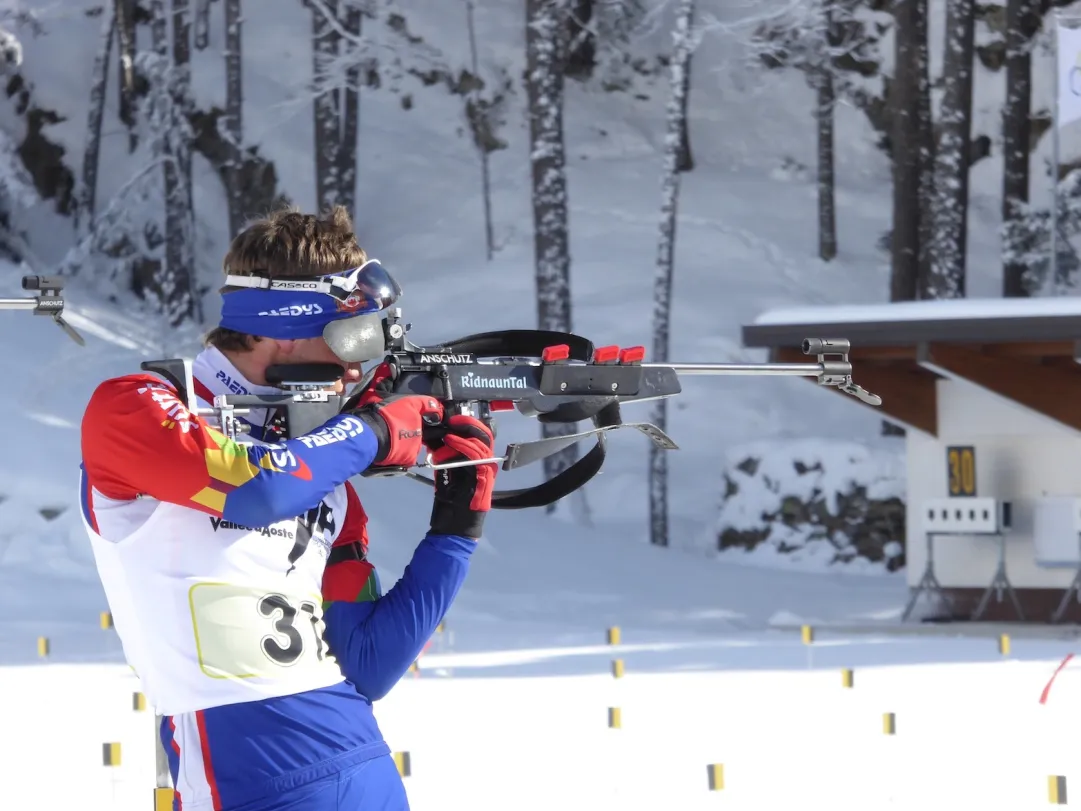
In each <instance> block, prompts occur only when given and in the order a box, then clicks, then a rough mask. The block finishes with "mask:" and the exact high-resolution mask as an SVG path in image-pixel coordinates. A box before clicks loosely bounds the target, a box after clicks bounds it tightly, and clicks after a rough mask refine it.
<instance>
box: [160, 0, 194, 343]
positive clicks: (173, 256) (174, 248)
mask: <svg viewBox="0 0 1081 811" xmlns="http://www.w3.org/2000/svg"><path fill="white" fill-rule="evenodd" d="M174 2H175V0H174ZM150 8H151V15H152V19H151V24H150V31H151V38H152V40H153V47H154V51H155V53H157V55H158V56H159V57H160V59H161V60H162V62H164V63H166V64H168V63H169V61H170V60H169V22H168V19H167V18H166V16H165V15H166V11H165V0H151V3H150ZM175 12H176V8H175V5H174V7H173V15H174V20H175V19H176V14H175ZM175 58H176V41H175V38H174V43H173V59H174V60H175ZM171 69H172V70H176V65H175V64H172V65H171ZM156 80H158V81H169V80H168V79H165V78H163V77H158V79H156ZM173 81H174V82H175V81H176V80H175V79H174V80H173ZM178 95H179V94H178V92H177V90H176V88H175V87H166V88H163V89H161V90H160V91H159V98H161V99H163V100H167V102H166V103H167V104H168V108H169V110H168V114H167V115H165V116H162V117H160V118H159V121H160V123H159V124H158V126H161V127H163V128H164V132H159V133H157V137H158V140H159V141H160V155H159V156H160V157H161V158H163V161H162V167H163V168H162V172H163V175H164V193H165V200H164V205H165V260H164V262H162V267H161V270H160V271H159V272H158V273H157V274H155V279H154V287H155V292H156V293H157V295H158V296H159V298H160V302H161V307H162V314H163V315H165V317H166V319H167V320H168V323H169V324H170V326H174V327H175V326H178V325H179V324H180V323H181V322H183V321H184V320H185V319H186V318H188V317H190V316H191V315H192V314H193V313H194V305H195V301H194V296H193V295H192V290H193V285H192V281H191V279H192V264H191V253H190V244H191V243H190V230H189V227H188V226H189V222H190V215H191V207H190V205H189V204H188V192H187V189H186V188H185V185H184V175H183V172H182V171H181V163H180V160H179V159H178V152H180V151H181V147H180V141H182V140H183V131H184V130H183V116H182V110H181V108H180V104H179V103H178V99H177V96H178Z"/></svg>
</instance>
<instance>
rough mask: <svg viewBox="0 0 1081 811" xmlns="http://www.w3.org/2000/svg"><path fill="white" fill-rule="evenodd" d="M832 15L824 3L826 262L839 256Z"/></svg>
mask: <svg viewBox="0 0 1081 811" xmlns="http://www.w3.org/2000/svg"><path fill="white" fill-rule="evenodd" d="M832 29H833V24H832V15H831V12H830V6H829V0H824V2H823V3H822V32H823V38H824V42H823V43H822V49H823V52H822V59H821V66H820V68H819V70H818V71H817V73H818V76H817V77H816V78H817V87H816V88H815V90H816V92H815V99H816V102H817V104H816V105H815V120H816V123H817V124H818V255H819V257H820V258H822V259H824V260H825V261H827V262H828V261H830V260H831V259H833V258H834V257H836V256H837V209H836V204H835V201H834V177H833V106H834V103H835V101H836V94H835V93H834V87H833V64H832V61H831V59H830V41H831V36H832Z"/></svg>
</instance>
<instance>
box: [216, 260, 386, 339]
mask: <svg viewBox="0 0 1081 811" xmlns="http://www.w3.org/2000/svg"><path fill="white" fill-rule="evenodd" d="M226 284H227V285H228V286H234V287H242V288H243V289H240V290H233V291H230V292H228V293H223V294H222V307H221V321H220V322H219V325H220V326H221V327H224V328H225V329H231V330H234V331H236V332H242V333H244V334H245V335H259V336H262V337H265V338H278V339H280V340H294V339H299V338H318V337H319V336H321V335H322V334H323V329H324V328H325V327H326V325H327V324H330V323H331V322H333V321H338V320H340V319H342V318H352V317H353V316H356V315H362V314H365V313H377V312H379V311H380V310H383V309H386V308H387V307H389V306H390V305H391V304H393V303H394V302H395V301H397V299H398V296H399V295H401V288H400V287H399V286H398V283H397V282H396V281H395V280H394V279H393V277H392V276H391V275H390V274H389V273H387V271H386V270H384V269H383V267H382V265H380V264H379V262H378V261H376V260H374V259H373V260H369V261H368V262H366V263H364V264H363V265H362V266H360V267H359V268H352V269H351V270H347V271H345V272H344V273H335V274H330V275H327V276H322V277H319V278H316V279H273V280H272V279H267V278H265V277H257V276H227V277H226Z"/></svg>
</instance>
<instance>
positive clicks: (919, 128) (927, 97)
mask: <svg viewBox="0 0 1081 811" xmlns="http://www.w3.org/2000/svg"><path fill="white" fill-rule="evenodd" d="M914 2H915V3H916V12H915V15H916V32H915V36H916V44H915V60H916V61H915V66H914V70H915V72H916V94H917V102H916V138H917V148H918V149H919V167H920V168H919V172H920V191H919V201H920V203H919V209H918V213H917V216H918V219H919V250H918V262H917V265H918V270H917V284H916V289H917V291H918V290H921V289H923V288H924V287H925V286H926V281H925V280H926V279H929V278H930V277H931V246H932V245H933V244H934V236H935V223H934V217H933V216H932V212H933V211H934V201H935V151H936V150H935V125H934V120H933V118H932V115H931V54H930V46H929V43H928V35H927V14H928V8H927V0H914Z"/></svg>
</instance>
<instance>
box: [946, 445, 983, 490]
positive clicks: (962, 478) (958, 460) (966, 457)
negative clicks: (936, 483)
mask: <svg viewBox="0 0 1081 811" xmlns="http://www.w3.org/2000/svg"><path fill="white" fill-rule="evenodd" d="M946 477H947V479H948V481H949V490H950V496H954V497H958V496H975V495H976V449H975V448H974V447H972V446H971V445H953V446H951V447H949V448H946Z"/></svg>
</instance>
